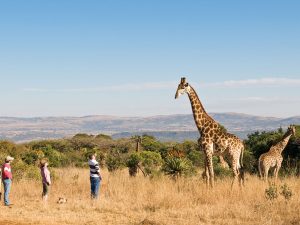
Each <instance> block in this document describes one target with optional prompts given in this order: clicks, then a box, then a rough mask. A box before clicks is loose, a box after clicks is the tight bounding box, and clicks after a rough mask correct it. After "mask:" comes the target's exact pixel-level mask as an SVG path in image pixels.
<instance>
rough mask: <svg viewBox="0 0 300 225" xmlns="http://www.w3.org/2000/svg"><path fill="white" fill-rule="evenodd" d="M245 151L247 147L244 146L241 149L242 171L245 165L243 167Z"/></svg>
mask: <svg viewBox="0 0 300 225" xmlns="http://www.w3.org/2000/svg"><path fill="white" fill-rule="evenodd" d="M244 150H245V147H244V145H243V147H242V148H241V155H240V165H241V168H242V169H243V168H244V165H243V157H244Z"/></svg>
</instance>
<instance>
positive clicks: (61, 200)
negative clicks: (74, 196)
mask: <svg viewBox="0 0 300 225" xmlns="http://www.w3.org/2000/svg"><path fill="white" fill-rule="evenodd" d="M67 201H68V199H66V198H64V197H59V198H58V201H57V202H56V203H57V204H66V203H67Z"/></svg>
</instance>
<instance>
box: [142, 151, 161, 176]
mask: <svg viewBox="0 0 300 225" xmlns="http://www.w3.org/2000/svg"><path fill="white" fill-rule="evenodd" d="M140 157H141V166H142V168H143V171H144V173H145V174H146V175H153V174H154V173H157V172H158V171H159V169H160V167H161V165H162V158H161V155H160V154H159V153H157V152H151V151H142V152H141V153H140Z"/></svg>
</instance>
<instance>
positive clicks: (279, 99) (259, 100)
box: [222, 96, 300, 103]
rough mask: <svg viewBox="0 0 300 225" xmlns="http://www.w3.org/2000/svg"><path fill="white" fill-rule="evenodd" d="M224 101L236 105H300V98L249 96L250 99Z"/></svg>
mask: <svg viewBox="0 0 300 225" xmlns="http://www.w3.org/2000/svg"><path fill="white" fill-rule="evenodd" d="M222 101H226V102H236V103H242V102H244V103H299V102H300V99H298V98H286V97H285V98H282V97H258V96H248V97H240V98H239V97H237V98H224V99H222Z"/></svg>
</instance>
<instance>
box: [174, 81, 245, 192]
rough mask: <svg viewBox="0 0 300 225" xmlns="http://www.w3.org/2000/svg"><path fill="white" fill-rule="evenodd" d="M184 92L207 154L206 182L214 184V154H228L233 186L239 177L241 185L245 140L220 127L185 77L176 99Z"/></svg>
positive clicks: (203, 148)
mask: <svg viewBox="0 0 300 225" xmlns="http://www.w3.org/2000/svg"><path fill="white" fill-rule="evenodd" d="M184 93H187V94H188V96H189V99H190V102H191V106H192V111H193V115H194V120H195V123H196V125H197V128H198V130H199V133H200V138H199V139H198V143H199V146H200V147H201V149H202V150H203V151H204V154H205V178H206V184H207V185H209V184H210V186H211V187H213V186H214V170H213V162H212V157H213V154H215V155H225V154H228V156H229V159H230V161H231V167H232V170H233V173H234V179H233V181H232V186H233V184H234V183H235V181H236V180H237V179H238V180H239V183H240V185H241V184H242V183H243V178H244V176H243V170H242V167H241V166H242V157H243V150H244V144H243V142H242V141H241V140H240V139H239V138H238V137H236V136H235V135H233V134H229V133H227V132H225V131H223V130H222V129H221V128H220V126H219V124H218V123H217V122H216V121H215V120H213V119H212V118H211V117H210V116H209V115H208V114H207V113H206V111H205V109H204V107H203V105H202V103H201V101H200V100H199V98H198V95H197V93H196V92H195V90H194V89H193V88H192V87H191V86H190V85H189V84H188V83H187V82H186V79H185V78H181V82H180V83H179V85H178V88H177V91H176V95H175V99H177V98H178V97H179V96H180V95H182V94H184Z"/></svg>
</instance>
